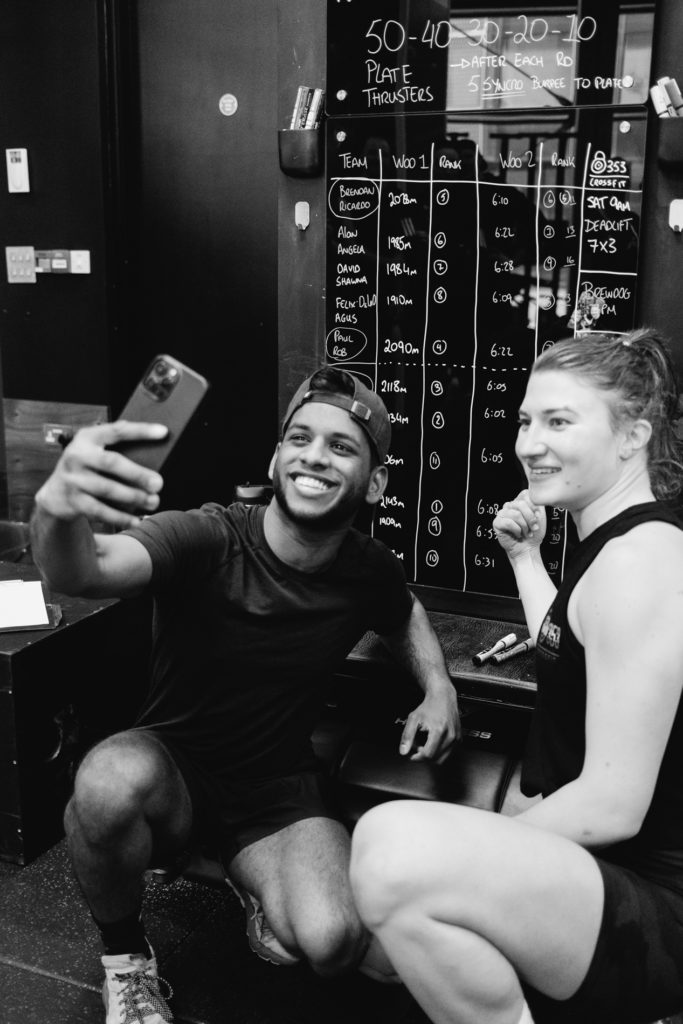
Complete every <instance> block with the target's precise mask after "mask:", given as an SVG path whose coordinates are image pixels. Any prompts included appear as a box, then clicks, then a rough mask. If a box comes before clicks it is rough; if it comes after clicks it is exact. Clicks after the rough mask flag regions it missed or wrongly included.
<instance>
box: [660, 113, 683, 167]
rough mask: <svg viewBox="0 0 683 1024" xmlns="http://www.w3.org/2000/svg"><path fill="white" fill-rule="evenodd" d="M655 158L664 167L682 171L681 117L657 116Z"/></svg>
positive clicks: (682, 130) (682, 126)
mask: <svg viewBox="0 0 683 1024" xmlns="http://www.w3.org/2000/svg"><path fill="white" fill-rule="evenodd" d="M657 159H658V161H659V163H660V164H662V165H663V166H664V167H669V168H671V169H672V170H673V169H674V168H676V169H677V170H678V171H683V117H658V118H657Z"/></svg>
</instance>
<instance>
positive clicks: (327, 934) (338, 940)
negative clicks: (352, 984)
mask: <svg viewBox="0 0 683 1024" xmlns="http://www.w3.org/2000/svg"><path fill="white" fill-rule="evenodd" d="M294 931H295V937H296V942H297V946H298V947H299V949H300V950H301V953H302V954H303V956H304V957H305V959H306V960H307V961H308V963H309V964H310V966H311V967H312V968H313V970H314V971H315V972H316V973H317V974H320V975H322V976H324V977H333V976H335V975H337V974H343V973H345V972H347V971H350V970H352V969H353V968H354V967H356V966H357V965H358V964H359V963H360V961H361V960H362V958H363V955H364V953H365V949H366V946H367V942H368V938H367V933H366V931H365V929H364V927H363V925H362V923H361V921H360V919H359V918H358V916H357V915H356V914H355V913H354V912H348V913H343V912H341V911H338V912H336V911H334V910H332V911H328V912H327V913H325V912H324V911H323V910H322V909H321V910H320V911H319V912H318V913H317V914H315V915H313V916H311V917H310V918H307V919H306V920H305V921H299V922H297V925H296V927H295V929H294Z"/></svg>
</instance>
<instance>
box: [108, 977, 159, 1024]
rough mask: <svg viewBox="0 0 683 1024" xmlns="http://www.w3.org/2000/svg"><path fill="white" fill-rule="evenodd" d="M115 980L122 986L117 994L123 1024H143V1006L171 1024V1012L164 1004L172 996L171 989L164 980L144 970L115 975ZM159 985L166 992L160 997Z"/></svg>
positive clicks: (147, 1014) (146, 1014)
mask: <svg viewBox="0 0 683 1024" xmlns="http://www.w3.org/2000/svg"><path fill="white" fill-rule="evenodd" d="M115 977H116V980H117V981H120V982H121V984H122V988H121V991H120V992H119V1000H120V1002H121V1003H122V1005H123V1008H124V1010H125V1011H126V1016H125V1017H124V1019H123V1024H144V1021H145V1017H148V1016H149V1013H145V1017H143V1015H142V1010H143V1009H144V1008H145V1004H147V1006H149V1007H151V1010H152V1012H154V1013H158V1014H159V1016H160V1017H161V1019H162V1020H165V1021H169V1022H172V1021H173V1017H172V1015H171V1010H170V1008H169V1006H168V1003H167V1002H166V1000H167V999H170V998H171V996H172V995H173V989H172V988H171V986H170V985H169V983H168V982H167V981H166V980H165V979H164V978H155V977H154V976H153V975H149V974H147V973H146V972H145V971H144V970H137V971H133V972H132V973H131V974H117V975H116V976H115ZM161 985H164V986H165V989H166V991H165V992H164V994H163V995H162V993H161Z"/></svg>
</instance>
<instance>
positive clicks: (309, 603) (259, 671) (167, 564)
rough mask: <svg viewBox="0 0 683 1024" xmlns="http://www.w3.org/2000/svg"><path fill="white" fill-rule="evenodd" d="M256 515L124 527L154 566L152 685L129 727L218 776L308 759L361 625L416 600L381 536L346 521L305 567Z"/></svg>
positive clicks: (286, 768) (388, 623) (283, 769)
mask: <svg viewBox="0 0 683 1024" xmlns="http://www.w3.org/2000/svg"><path fill="white" fill-rule="evenodd" d="M264 513H265V509H264V508H263V507H259V506H251V507H247V506H243V505H241V504H234V505H231V506H229V507H228V508H224V507H222V506H219V505H216V504H208V505H204V506H202V508H201V509H198V510H193V511H190V512H161V513H158V514H156V515H154V516H150V517H148V518H147V519H145V520H143V521H142V523H141V524H140V525H139V526H138V527H135V528H133V529H131V530H128V531H126V532H127V533H128V534H129V535H130V536H132V537H135V538H136V539H137V540H139V541H140V542H141V543H142V544H143V545H144V546H145V548H146V549H147V551H148V552H149V554H150V556H151V558H152V565H153V571H152V581H151V585H150V590H151V592H152V593H153V595H154V627H153V651H152V666H151V685H150V690H149V694H148V696H147V699H146V701H145V704H144V706H143V708H142V710H141V712H140V715H139V717H138V721H137V725H138V726H141V727H145V728H153V729H154V730H155V731H156V732H158V733H159V734H160V735H161V736H162V738H164V739H166V740H168V742H169V743H170V744H171V745H173V746H174V747H175V748H176V749H179V750H181V751H182V752H183V753H184V754H185V755H186V756H187V757H189V758H190V759H191V760H192V761H193V762H194V763H195V764H197V765H198V766H199V767H201V768H203V769H204V770H205V771H207V772H209V773H210V774H211V775H212V776H213V777H214V778H216V779H220V780H222V781H224V782H226V783H230V782H232V781H235V780H237V779H239V780H247V779H266V778H274V777H277V776H281V775H286V774H289V773H291V772H295V771H298V770H301V769H302V768H303V767H305V766H306V765H310V764H311V746H310V736H311V732H312V731H313V728H314V725H315V722H316V719H317V717H318V715H319V713H320V710H321V707H322V705H323V703H324V700H325V696H326V692H327V684H328V683H329V680H330V679H331V676H332V674H333V673H334V672H335V671H336V670H337V669H338V668H339V667H340V665H341V664H342V662H343V660H344V658H345V657H346V655H347V654H348V652H349V651H350V650H351V648H352V647H353V646H354V645H355V644H356V642H357V641H358V640H359V639H360V637H361V636H362V635H363V633H365V632H366V631H367V630H374V631H375V632H377V633H379V634H383V633H384V634H386V633H392V632H393V631H394V630H396V629H398V628H399V627H400V626H401V625H403V624H404V623H405V621H406V619H407V617H408V615H409V614H410V610H411V606H412V598H411V595H410V591H409V590H408V587H407V585H406V580H405V575H404V572H403V567H402V566H401V563H400V562H399V560H398V559H397V558H396V557H395V556H394V555H393V554H392V552H391V551H389V549H388V548H386V547H385V546H384V545H383V544H381V543H380V542H379V541H376V540H374V539H372V538H371V537H367V536H365V535H364V534H361V533H359V532H357V531H356V530H351V531H350V532H349V534H348V535H347V537H346V538H345V539H344V541H343V543H342V545H341V547H340V550H339V552H338V554H337V557H336V559H335V560H334V562H333V563H332V564H331V565H330V566H329V567H327V568H326V569H324V570H323V571H321V572H316V573H303V572H299V571H297V570H296V569H292V568H290V567H289V566H287V565H285V564H284V563H283V562H281V561H280V560H279V559H278V558H276V556H275V555H274V554H273V552H272V551H271V550H270V548H269V547H268V545H267V543H266V539H265V536H264V532H263V517H264Z"/></svg>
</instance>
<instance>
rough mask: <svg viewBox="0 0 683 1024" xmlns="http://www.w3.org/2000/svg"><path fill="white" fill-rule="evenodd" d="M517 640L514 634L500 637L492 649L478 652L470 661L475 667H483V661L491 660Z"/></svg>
mask: <svg viewBox="0 0 683 1024" xmlns="http://www.w3.org/2000/svg"><path fill="white" fill-rule="evenodd" d="M516 640H517V634H516V633H508V635H507V636H504V637H502V638H501V639H500V640H498V641H497V642H496V643H495V644H494V645H493V647H492V648H491V649H490V650H488V651H479V654H475V655H473V657H472V661H473V662H474V664H475V665H483V664H484V662H485V661H487V660H488V659H489V658H492V657H493V656H494V655H495V654H496V653H497V652H498V651H504V650H505V649H506V648H507V647H511V646H512V644H514V643H515V642H516Z"/></svg>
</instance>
